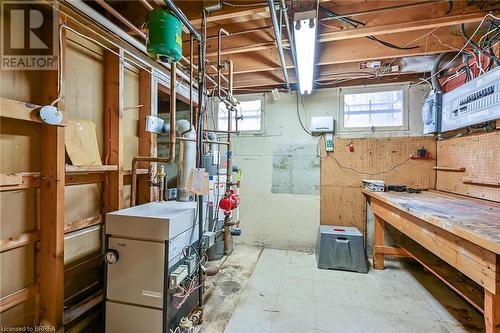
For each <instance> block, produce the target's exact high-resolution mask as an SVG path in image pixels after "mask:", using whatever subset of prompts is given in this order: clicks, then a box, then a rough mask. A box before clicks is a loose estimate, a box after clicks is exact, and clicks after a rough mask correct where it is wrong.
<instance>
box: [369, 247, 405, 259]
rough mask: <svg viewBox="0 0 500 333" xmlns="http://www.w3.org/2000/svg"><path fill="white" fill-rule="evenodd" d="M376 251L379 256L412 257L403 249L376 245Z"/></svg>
mask: <svg viewBox="0 0 500 333" xmlns="http://www.w3.org/2000/svg"><path fill="white" fill-rule="evenodd" d="M375 251H376V252H377V253H378V254H383V255H386V256H392V257H410V254H409V253H408V251H406V249H403V248H401V247H391V246H381V245H375Z"/></svg>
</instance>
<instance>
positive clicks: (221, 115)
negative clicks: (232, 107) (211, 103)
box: [217, 99, 262, 132]
mask: <svg viewBox="0 0 500 333" xmlns="http://www.w3.org/2000/svg"><path fill="white" fill-rule="evenodd" d="M236 112H237V114H238V117H241V118H240V120H239V121H238V130H239V131H245V132H250V131H252V132H259V131H260V130H261V127H262V99H255V100H248V101H240V103H239V105H238V107H237V111H236ZM227 118H228V111H227V108H226V105H225V104H224V103H222V102H219V110H218V122H217V126H218V129H219V130H227ZM231 122H232V124H231V125H232V129H233V130H235V129H236V122H235V119H234V112H232V113H231Z"/></svg>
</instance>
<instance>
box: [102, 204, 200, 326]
mask: <svg viewBox="0 0 500 333" xmlns="http://www.w3.org/2000/svg"><path fill="white" fill-rule="evenodd" d="M106 236H107V241H108V242H107V243H108V246H107V248H108V249H107V253H106V262H107V269H106V272H107V285H106V333H128V332H130V333H132V332H133V333H137V332H149V333H156V332H158V333H161V332H164V331H166V332H169V329H170V328H171V327H172V325H176V324H177V322H178V321H179V320H180V318H181V317H182V316H184V315H186V313H188V312H189V311H190V310H191V309H192V307H193V306H195V305H196V304H197V302H196V301H197V299H196V297H194V296H195V295H192V297H190V300H188V301H187V302H186V303H185V304H184V305H183V307H182V308H181V309H179V310H177V309H174V308H173V307H172V306H170V303H171V296H170V294H168V293H167V294H166V295H165V297H164V286H165V285H166V282H167V280H168V272H169V271H172V270H173V269H175V267H177V266H178V265H179V263H180V262H181V261H183V260H184V258H183V255H182V250H183V249H184V248H185V247H186V246H188V245H191V244H195V243H196V242H197V241H198V224H197V221H196V205H195V203H194V202H175V201H168V202H151V203H147V204H144V205H139V206H135V207H131V208H126V209H122V210H119V211H116V212H112V213H108V214H107V215H106ZM165 258H168V260H165ZM165 273H166V275H165ZM194 294H196V293H194ZM164 303H166V306H164Z"/></svg>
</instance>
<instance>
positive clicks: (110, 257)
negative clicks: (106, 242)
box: [105, 250, 120, 264]
mask: <svg viewBox="0 0 500 333" xmlns="http://www.w3.org/2000/svg"><path fill="white" fill-rule="evenodd" d="M105 258H106V262H107V263H108V264H116V262H117V261H118V259H119V258H120V255H119V254H118V251H116V250H109V251H108V252H106V257H105Z"/></svg>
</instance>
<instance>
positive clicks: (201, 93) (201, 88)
mask: <svg viewBox="0 0 500 333" xmlns="http://www.w3.org/2000/svg"><path fill="white" fill-rule="evenodd" d="M201 32H202V34H203V36H201V35H200V34H198V35H199V38H198V41H199V43H198V55H199V56H198V74H199V78H198V109H199V112H198V117H197V119H196V121H197V127H196V130H197V133H196V134H197V140H198V142H196V148H197V149H196V151H197V153H198V156H197V161H196V166H197V167H198V168H203V117H202V113H203V111H204V109H205V105H204V97H205V88H206V87H205V43H206V39H205V37H206V36H207V11H206V10H202V12H201ZM203 220H204V214H203V196H202V195H199V196H198V237H199V238H198V253H199V254H200V260H202V258H204V257H205V256H204V253H205V252H204V251H205V250H204V248H203V242H202V237H203V233H204V231H205V228H204V225H203V223H204V221H203ZM198 283H199V284H200V288H199V289H198V306H199V307H200V308H201V309H203V294H204V292H205V285H204V281H203V270H202V269H201V265H200V268H199V269H198ZM202 311H203V310H202ZM202 313H203V312H202Z"/></svg>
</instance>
